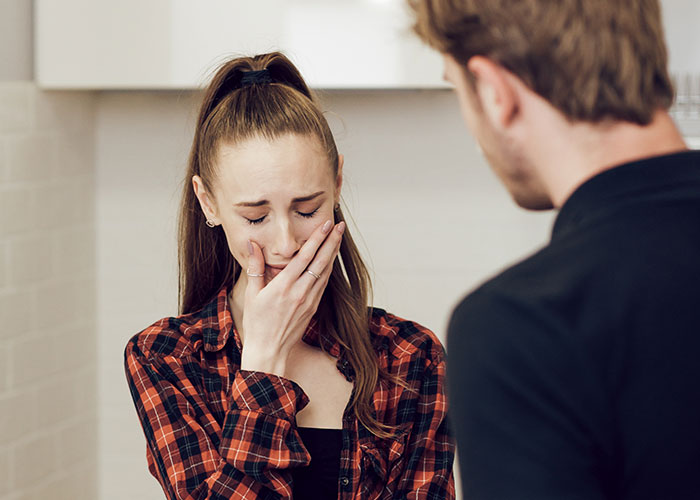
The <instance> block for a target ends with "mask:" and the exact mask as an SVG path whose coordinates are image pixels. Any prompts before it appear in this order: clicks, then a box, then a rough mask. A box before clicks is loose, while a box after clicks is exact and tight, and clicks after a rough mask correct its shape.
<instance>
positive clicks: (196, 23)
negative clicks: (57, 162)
mask: <svg viewBox="0 0 700 500" xmlns="http://www.w3.org/2000/svg"><path fill="white" fill-rule="evenodd" d="M410 23H411V18H410V15H409V12H408V9H407V7H406V3H405V1H404V0H119V1H106V0H35V28H36V29H35V65H36V68H35V69H36V78H37V81H38V83H39V85H40V86H41V87H43V88H48V89H58V88H61V89H64V88H69V89H192V88H198V87H201V86H202V85H203V84H204V82H205V81H206V78H207V76H208V75H209V74H210V72H211V71H212V69H214V68H215V67H216V64H217V63H218V62H220V61H221V60H223V59H224V58H225V57H227V56H229V55H231V54H247V55H250V54H255V53H260V52H268V51H270V50H277V49H280V50H283V51H284V52H285V53H286V54H287V55H289V56H290V58H291V59H292V60H293V61H295V63H296V64H298V65H299V67H300V69H301V71H302V73H303V74H304V75H305V76H306V77H307V79H308V80H309V82H310V84H311V85H312V86H313V87H316V88H326V89H362V88H372V89H384V88H387V89H400V88H441V87H445V86H446V85H445V84H444V82H442V62H441V59H440V56H439V55H438V54H436V53H434V52H433V51H432V50H430V49H429V48H427V47H425V46H423V45H422V43H421V42H420V41H419V40H418V39H417V38H416V37H415V36H414V35H413V34H412V33H411V31H410Z"/></svg>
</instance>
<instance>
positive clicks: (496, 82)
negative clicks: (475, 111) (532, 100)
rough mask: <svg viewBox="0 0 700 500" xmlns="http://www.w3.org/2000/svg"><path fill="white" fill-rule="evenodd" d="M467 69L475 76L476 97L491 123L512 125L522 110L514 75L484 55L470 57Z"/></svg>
mask: <svg viewBox="0 0 700 500" xmlns="http://www.w3.org/2000/svg"><path fill="white" fill-rule="evenodd" d="M467 70H468V71H469V72H470V73H471V74H472V75H473V76H474V80H475V86H476V98H477V99H479V102H480V104H481V108H482V109H483V111H484V114H485V115H486V116H487V117H488V119H489V121H490V122H491V124H492V125H493V126H494V127H496V128H497V129H505V128H507V127H508V126H510V125H511V123H512V122H513V120H514V119H515V118H516V116H517V114H518V111H519V110H520V96H519V95H518V92H517V88H516V86H515V82H514V81H513V75H512V74H511V73H510V72H509V71H508V70H506V69H505V68H504V67H503V66H501V65H500V64H497V63H495V62H493V61H492V60H490V59H488V58H486V57H482V56H474V57H472V58H471V59H469V62H468V63H467Z"/></svg>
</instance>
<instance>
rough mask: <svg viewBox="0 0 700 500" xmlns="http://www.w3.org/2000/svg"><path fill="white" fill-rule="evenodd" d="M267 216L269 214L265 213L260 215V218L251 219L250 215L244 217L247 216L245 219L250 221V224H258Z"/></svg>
mask: <svg viewBox="0 0 700 500" xmlns="http://www.w3.org/2000/svg"><path fill="white" fill-rule="evenodd" d="M265 217H267V216H266V215H263V216H262V217H260V218H258V219H249V218H248V217H244V218H245V220H247V221H248V224H251V225H256V224H260V223H261V222H262V221H264V220H265Z"/></svg>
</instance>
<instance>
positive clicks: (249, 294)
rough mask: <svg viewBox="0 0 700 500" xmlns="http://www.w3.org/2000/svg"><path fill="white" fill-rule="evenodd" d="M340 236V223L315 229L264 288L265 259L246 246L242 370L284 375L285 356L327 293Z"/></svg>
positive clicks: (252, 246) (342, 226) (342, 228)
mask: <svg viewBox="0 0 700 500" xmlns="http://www.w3.org/2000/svg"><path fill="white" fill-rule="evenodd" d="M343 231H345V223H344V222H340V223H339V224H337V225H336V226H335V227H333V223H332V222H331V221H327V222H326V223H325V224H323V225H322V226H319V227H318V228H316V230H315V231H314V232H313V233H312V234H311V237H310V238H309V239H308V240H307V241H306V243H304V245H303V246H302V247H301V249H300V250H299V252H298V253H297V255H295V256H294V258H293V259H292V260H291V261H290V262H289V264H288V265H287V267H285V268H284V269H283V270H282V271H281V272H280V273H279V274H278V275H277V276H275V277H274V278H273V279H272V280H270V282H269V283H268V284H267V286H266V285H265V277H264V276H263V275H264V274H265V257H264V256H263V253H262V250H261V249H260V247H259V246H258V245H257V244H256V243H253V242H251V243H250V246H249V250H250V259H249V260H248V271H247V272H248V284H247V287H246V291H245V299H244V305H243V325H242V326H243V331H244V333H245V338H244V345H243V352H242V353H241V370H255V371H262V372H267V373H274V374H276V375H280V376H283V375H284V373H285V369H286V366H287V358H288V356H289V353H290V351H291V350H292V347H293V346H294V345H295V344H296V343H297V342H298V341H299V340H300V339H301V337H302V336H303V335H304V332H305V331H306V328H307V327H308V325H309V321H311V318H312V316H313V315H314V313H315V312H316V309H317V308H318V304H319V302H320V301H321V296H322V295H323V291H324V290H325V289H326V285H327V284H328V279H329V278H330V275H331V271H332V270H333V262H334V261H335V258H336V256H337V255H338V251H339V249H340V242H341V240H342V235H343ZM251 275H256V276H251ZM314 275H316V276H318V277H316V276H314Z"/></svg>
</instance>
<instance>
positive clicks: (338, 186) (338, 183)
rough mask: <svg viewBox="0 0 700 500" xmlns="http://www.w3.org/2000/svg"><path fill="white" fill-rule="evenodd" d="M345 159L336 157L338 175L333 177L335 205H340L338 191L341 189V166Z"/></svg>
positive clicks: (341, 156)
mask: <svg viewBox="0 0 700 500" xmlns="http://www.w3.org/2000/svg"><path fill="white" fill-rule="evenodd" d="M344 163H345V157H344V156H343V155H338V173H337V174H336V176H335V205H338V203H340V191H341V189H342V188H343V164H344Z"/></svg>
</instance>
